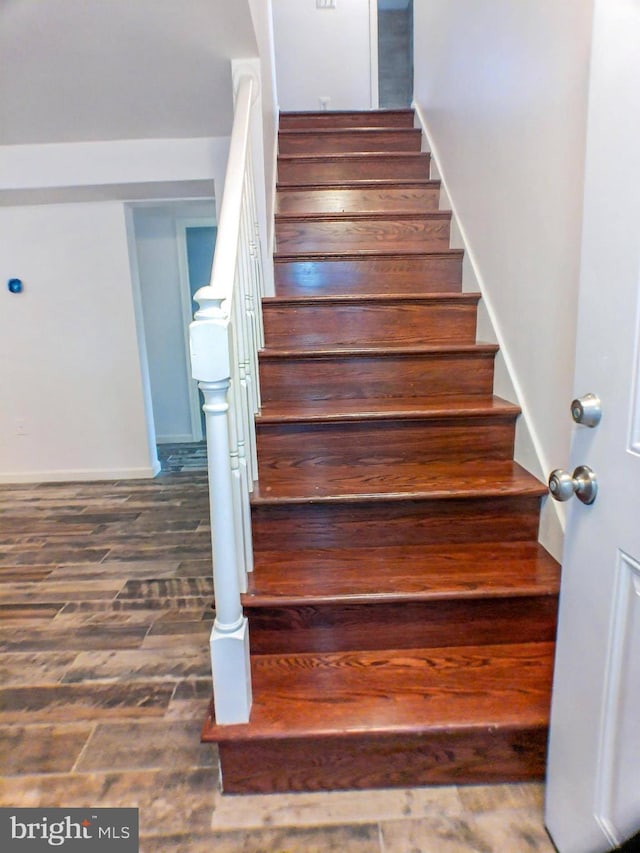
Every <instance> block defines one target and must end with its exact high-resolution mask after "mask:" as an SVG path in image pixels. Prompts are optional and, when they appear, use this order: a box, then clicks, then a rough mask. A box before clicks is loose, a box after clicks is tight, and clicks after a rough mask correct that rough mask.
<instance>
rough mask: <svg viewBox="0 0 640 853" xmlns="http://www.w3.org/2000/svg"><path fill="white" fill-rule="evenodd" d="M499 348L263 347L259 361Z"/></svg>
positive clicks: (492, 347) (490, 352) (442, 353)
mask: <svg viewBox="0 0 640 853" xmlns="http://www.w3.org/2000/svg"><path fill="white" fill-rule="evenodd" d="M498 349H499V347H498V346H497V345H496V344H484V343H477V344H423V345H417V344H416V345H412V346H403V345H401V344H398V345H395V346H387V345H385V346H365V347H362V346H360V347H357V346H344V347H332V348H327V349H305V348H302V347H297V348H296V349H290V348H288V349H285V348H277V347H265V348H264V349H262V350H260V353H259V355H260V358H261V359H263V358H264V359H282V358H344V357H375V356H380V357H383V358H384V356H385V355H386V354H387V353H389V352H393V354H394V356H398V355H407V356H412V355H430V356H433V357H437V356H447V355H451V354H454V353H458V354H464V353H471V354H481V353H484V354H487V355H494V354H495V353H496V352H498Z"/></svg>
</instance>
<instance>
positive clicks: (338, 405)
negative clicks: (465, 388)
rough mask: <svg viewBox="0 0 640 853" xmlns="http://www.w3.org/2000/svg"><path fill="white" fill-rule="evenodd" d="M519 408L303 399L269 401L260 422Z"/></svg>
mask: <svg viewBox="0 0 640 853" xmlns="http://www.w3.org/2000/svg"><path fill="white" fill-rule="evenodd" d="M519 412H520V409H519V407H518V406H515V405H513V404H512V403H509V402H507V401H506V400H501V399H500V398H499V397H486V396H484V397H483V396H477V397H455V396H453V395H452V396H450V397H446V396H445V397H426V398H423V399H420V398H418V397H406V398H405V397H394V398H389V397H379V398H376V397H367V398H366V399H364V400H357V399H338V400H303V401H300V402H288V401H282V402H265V403H264V404H263V406H262V410H261V412H260V414H259V415H258V417H257V418H256V422H257V423H259V424H269V423H329V422H333V421H354V420H364V419H367V420H373V419H386V418H407V419H408V418H420V419H423V418H433V419H434V420H435V419H440V418H447V419H449V418H456V417H474V416H477V417H485V416H487V415H492V414H503V415H504V414H512V415H517V414H519Z"/></svg>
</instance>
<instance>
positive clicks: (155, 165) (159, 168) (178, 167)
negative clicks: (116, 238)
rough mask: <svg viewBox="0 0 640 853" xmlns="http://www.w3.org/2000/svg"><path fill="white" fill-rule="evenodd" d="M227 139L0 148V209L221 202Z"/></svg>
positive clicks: (116, 141) (128, 140)
mask: <svg viewBox="0 0 640 853" xmlns="http://www.w3.org/2000/svg"><path fill="white" fill-rule="evenodd" d="M228 155H229V137H203V138H198V139H120V140H115V141H112V142H70V143H55V144H50V145H3V146H0V204H8V205H15V204H46V203H51V202H53V203H56V202H66V201H105V200H108V199H111V200H113V199H125V200H133V199H139V198H142V199H148V198H162V199H167V198H201V197H204V198H210V197H211V196H212V195H213V185H215V192H216V195H217V197H218V198H221V197H222V187H223V185H224V175H225V170H226V167H227V157H228Z"/></svg>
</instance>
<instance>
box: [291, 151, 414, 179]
mask: <svg viewBox="0 0 640 853" xmlns="http://www.w3.org/2000/svg"><path fill="white" fill-rule="evenodd" d="M429 170H430V158H429V154H427V153H421V154H366V155H363V156H360V155H358V154H348V155H343V156H341V155H338V154H333V155H331V154H327V155H326V156H324V157H322V156H318V157H313V156H295V155H288V156H286V155H285V156H280V157H278V182H279V183H281V184H296V185H304V184H335V183H336V182H347V183H348V182H351V181H375V180H395V181H399V180H412V179H416V178H417V179H423V178H428V177H429Z"/></svg>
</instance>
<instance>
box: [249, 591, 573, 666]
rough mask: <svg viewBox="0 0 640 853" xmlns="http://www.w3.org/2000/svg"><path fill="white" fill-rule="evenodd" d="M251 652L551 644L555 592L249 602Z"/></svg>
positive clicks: (554, 614)
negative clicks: (426, 599) (280, 603)
mask: <svg viewBox="0 0 640 853" xmlns="http://www.w3.org/2000/svg"><path fill="white" fill-rule="evenodd" d="M250 602H251V598H250V597H245V615H246V616H248V618H249V625H250V631H251V650H252V652H253V654H293V653H298V652H336V651H349V650H362V649H411V648H437V647H442V646H476V645H499V644H503V643H527V642H552V641H553V639H554V638H555V633H556V615H557V608H558V603H557V598H556V596H531V597H528V596H527V597H524V596H523V597H514V598H484V599H453V600H444V601H436V602H433V601H430V602H424V601H413V602H407V601H405V602H400V603H395V602H392V603H388V602H384V603H376V602H375V601H371V602H369V603H367V604H308V605H299V606H291V605H290V606H287V607H284V606H283V607H278V606H276V605H274V606H271V607H250V606H248V605H250Z"/></svg>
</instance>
